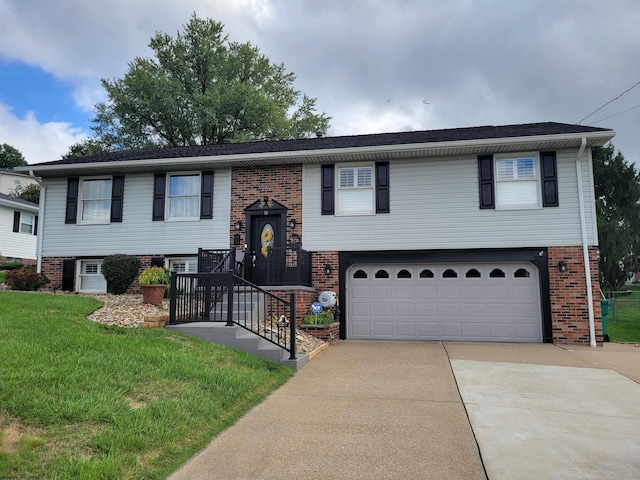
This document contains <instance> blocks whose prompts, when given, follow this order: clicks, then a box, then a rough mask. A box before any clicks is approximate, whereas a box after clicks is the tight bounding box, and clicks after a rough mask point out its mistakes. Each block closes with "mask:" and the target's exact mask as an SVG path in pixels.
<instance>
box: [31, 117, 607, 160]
mask: <svg viewBox="0 0 640 480" xmlns="http://www.w3.org/2000/svg"><path fill="white" fill-rule="evenodd" d="M607 131H611V129H608V128H597V127H588V126H583V125H571V124H566V123H555V122H544V123H527V124H520V125H501V126H491V125H488V126H484V127H467V128H448V129H444V130H422V131H416V132H397V133H375V134H369V135H349V136H343V137H321V138H305V139H298V140H276V141H262V142H250V143H225V144H222V145H196V146H189V147H169V148H159V149H146V150H122V151H117V152H111V153H102V154H98V155H88V156H86V157H79V158H70V159H67V160H58V161H55V162H47V163H40V164H39V166H44V165H72V164H82V163H99V162H117V161H131V160H149V159H156V158H157V159H162V158H185V157H204V156H222V155H242V154H259V153H277V152H295V151H310V150H328V149H339V148H357V147H377V146H390V145H407V144H413V143H416V144H417V143H437V142H455V141H464V140H481V139H495V138H509V137H511V138H512V137H530V136H539V135H561V134H572V133H573V134H580V133H590V132H607Z"/></svg>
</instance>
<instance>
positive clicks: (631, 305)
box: [607, 285, 640, 342]
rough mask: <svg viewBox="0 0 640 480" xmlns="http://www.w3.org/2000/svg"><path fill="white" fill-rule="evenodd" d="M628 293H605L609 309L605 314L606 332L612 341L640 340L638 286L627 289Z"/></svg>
mask: <svg viewBox="0 0 640 480" xmlns="http://www.w3.org/2000/svg"><path fill="white" fill-rule="evenodd" d="M627 291H631V294H629V295H619V293H618V294H613V295H612V294H610V293H607V298H609V299H610V303H611V310H610V313H609V315H607V333H608V334H609V337H610V338H611V341H612V342H640V287H638V286H636V285H634V286H631V287H630V288H628V289H627Z"/></svg>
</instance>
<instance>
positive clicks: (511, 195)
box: [495, 153, 540, 209]
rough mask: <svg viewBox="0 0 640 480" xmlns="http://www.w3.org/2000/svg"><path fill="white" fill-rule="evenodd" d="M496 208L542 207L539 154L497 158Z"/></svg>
mask: <svg viewBox="0 0 640 480" xmlns="http://www.w3.org/2000/svg"><path fill="white" fill-rule="evenodd" d="M495 162H496V163H495V167H496V170H495V171H496V208H497V209H518V208H538V207H540V175H539V167H538V165H539V160H538V154H536V153H531V154H530V153H527V154H522V155H509V156H496V159H495Z"/></svg>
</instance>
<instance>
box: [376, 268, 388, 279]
mask: <svg viewBox="0 0 640 480" xmlns="http://www.w3.org/2000/svg"><path fill="white" fill-rule="evenodd" d="M376 278H389V272H387V271H386V270H378V271H377V272H376Z"/></svg>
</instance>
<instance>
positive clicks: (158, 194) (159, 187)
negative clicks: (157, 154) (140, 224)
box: [153, 173, 167, 222]
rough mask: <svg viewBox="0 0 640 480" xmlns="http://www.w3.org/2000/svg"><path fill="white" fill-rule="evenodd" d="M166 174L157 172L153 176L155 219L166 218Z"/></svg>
mask: <svg viewBox="0 0 640 480" xmlns="http://www.w3.org/2000/svg"><path fill="white" fill-rule="evenodd" d="M166 178H167V176H166V174H164V173H156V174H155V175H154V176H153V221H154V222H156V221H159V220H164V190H165V186H166Z"/></svg>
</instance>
